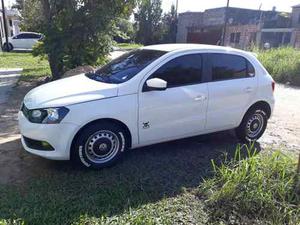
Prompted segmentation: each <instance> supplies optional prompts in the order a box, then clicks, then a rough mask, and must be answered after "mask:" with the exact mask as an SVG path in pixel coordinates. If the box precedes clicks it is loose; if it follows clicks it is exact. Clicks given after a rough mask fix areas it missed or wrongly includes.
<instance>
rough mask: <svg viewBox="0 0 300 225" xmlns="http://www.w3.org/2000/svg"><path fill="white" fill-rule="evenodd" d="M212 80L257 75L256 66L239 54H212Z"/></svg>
mask: <svg viewBox="0 0 300 225" xmlns="http://www.w3.org/2000/svg"><path fill="white" fill-rule="evenodd" d="M209 59H210V61H211V65H212V71H211V72H212V80H213V81H220V80H230V79H238V78H247V77H253V76H255V71H254V67H253V66H252V64H251V63H250V62H248V60H247V59H245V58H244V57H241V56H238V55H230V54H210V55H209Z"/></svg>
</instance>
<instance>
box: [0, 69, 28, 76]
mask: <svg viewBox="0 0 300 225" xmlns="http://www.w3.org/2000/svg"><path fill="white" fill-rule="evenodd" d="M22 72H23V68H0V75H11V74H21V73H22Z"/></svg>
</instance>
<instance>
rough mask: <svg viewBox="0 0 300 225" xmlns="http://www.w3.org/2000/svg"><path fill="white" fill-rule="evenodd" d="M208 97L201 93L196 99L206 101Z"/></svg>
mask: <svg viewBox="0 0 300 225" xmlns="http://www.w3.org/2000/svg"><path fill="white" fill-rule="evenodd" d="M206 99H207V97H206V96H205V95H199V96H197V97H196V98H195V101H205V100H206Z"/></svg>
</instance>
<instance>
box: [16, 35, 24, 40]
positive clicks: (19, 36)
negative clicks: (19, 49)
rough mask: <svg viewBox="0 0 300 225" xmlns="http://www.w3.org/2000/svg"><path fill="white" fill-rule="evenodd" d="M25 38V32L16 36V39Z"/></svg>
mask: <svg viewBox="0 0 300 225" xmlns="http://www.w3.org/2000/svg"><path fill="white" fill-rule="evenodd" d="M23 38H24V34H19V35H17V36H16V37H15V39H23Z"/></svg>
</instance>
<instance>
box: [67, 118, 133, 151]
mask: <svg viewBox="0 0 300 225" xmlns="http://www.w3.org/2000/svg"><path fill="white" fill-rule="evenodd" d="M101 122H109V123H113V124H116V125H118V126H120V127H121V128H122V129H123V130H124V131H125V135H126V138H127V140H128V148H131V146H132V134H131V132H130V130H129V128H128V126H127V125H126V124H125V123H123V122H122V121H120V120H117V119H112V118H102V119H97V120H93V121H90V122H88V123H87V124H85V125H84V126H82V127H81V128H80V129H79V130H78V131H77V132H76V134H75V135H74V137H73V139H72V142H71V146H70V147H71V149H70V154H71V156H72V149H73V146H74V143H75V140H76V139H77V137H78V135H79V134H80V132H81V131H82V130H83V129H85V128H86V127H88V126H90V125H91V124H94V123H101Z"/></svg>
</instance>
